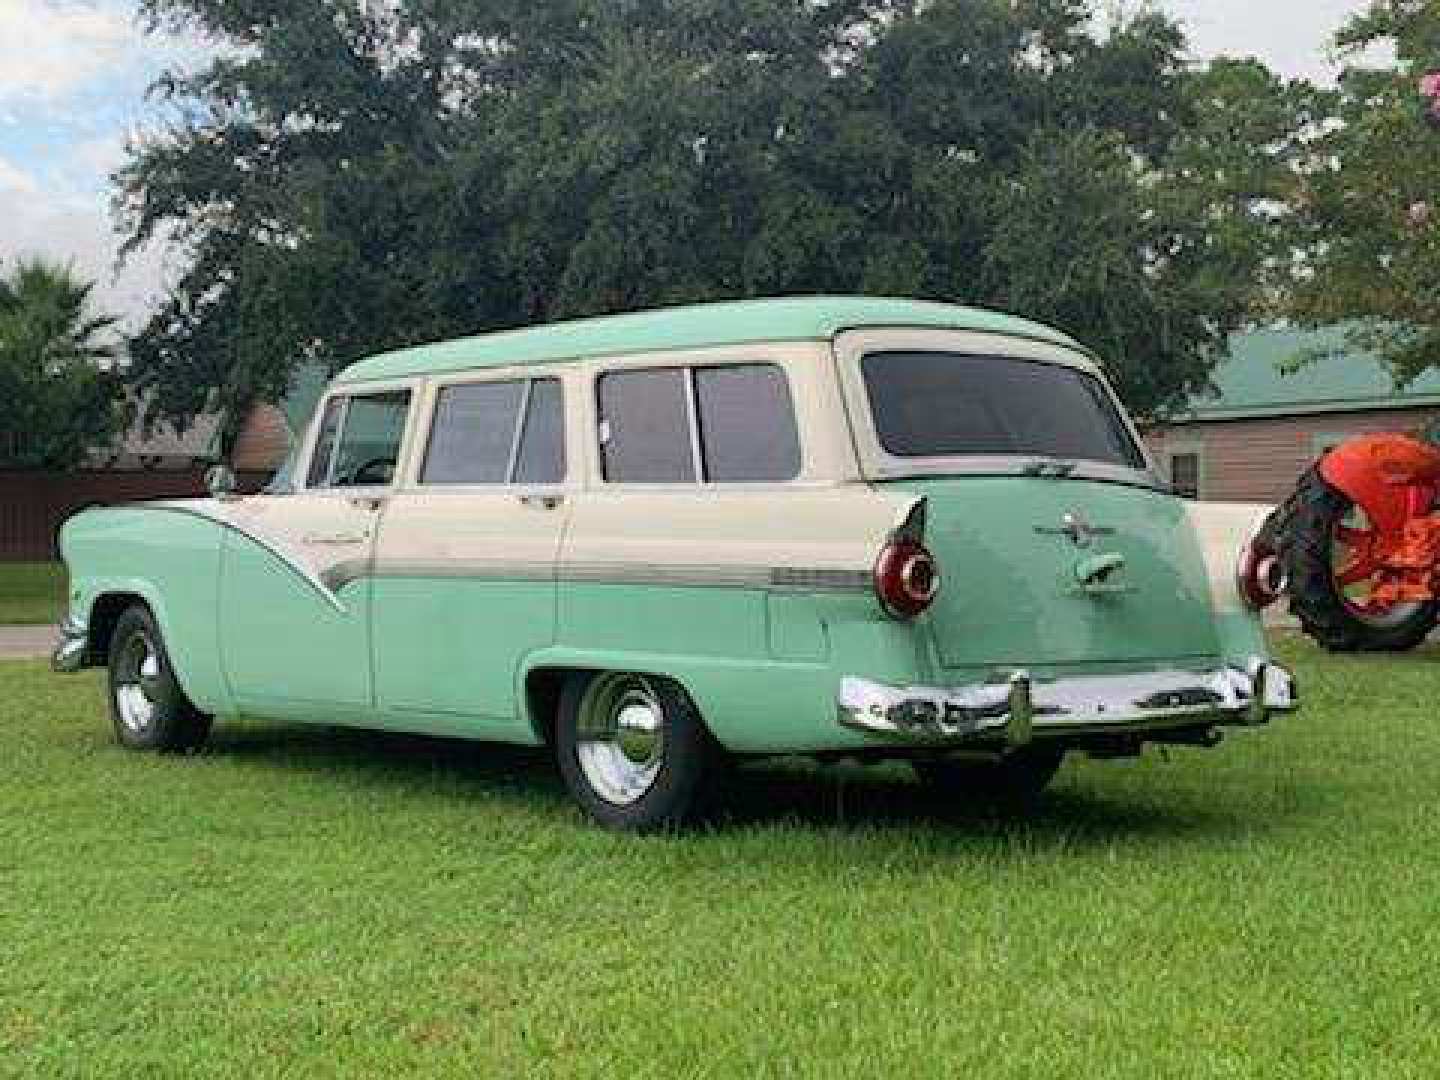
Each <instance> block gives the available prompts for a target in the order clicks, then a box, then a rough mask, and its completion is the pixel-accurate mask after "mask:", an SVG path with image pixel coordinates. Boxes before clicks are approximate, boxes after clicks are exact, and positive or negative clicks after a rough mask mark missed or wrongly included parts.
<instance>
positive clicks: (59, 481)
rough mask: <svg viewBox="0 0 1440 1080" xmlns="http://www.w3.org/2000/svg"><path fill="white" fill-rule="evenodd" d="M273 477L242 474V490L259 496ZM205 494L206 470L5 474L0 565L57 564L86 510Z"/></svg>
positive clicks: (0, 494) (0, 477)
mask: <svg viewBox="0 0 1440 1080" xmlns="http://www.w3.org/2000/svg"><path fill="white" fill-rule="evenodd" d="M269 478H270V474H269V473H268V472H246V473H242V474H240V477H239V479H240V486H241V488H242V490H246V491H258V490H259V489H260V488H261V487H262V486H264V484H265V483H266V482H267V481H268V480H269ZM204 494H205V471H204V470H203V469H172V470H158V469H157V470H154V471H149V472H147V471H143V470H139V469H136V470H120V469H106V470H99V469H97V470H91V471H85V472H72V473H54V472H36V471H30V470H3V469H0V561H7V560H8V561H31V560H35V561H38V560H43V559H53V558H54V557H55V555H56V551H55V540H56V535H57V534H58V533H59V531H60V526H61V524H62V523H63V522H64V521H65V519H66V518H67V517H69V516H70V515H71V514H73V513H75V511H77V510H80V509H82V508H83V507H86V506H91V505H94V504H97V503H98V504H102V505H106V506H110V505H114V504H116V503H127V502H141V501H144V500H147V499H180V498H194V497H197V496H202V495H204Z"/></svg>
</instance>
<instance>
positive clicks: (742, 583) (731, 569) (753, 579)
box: [322, 559, 871, 593]
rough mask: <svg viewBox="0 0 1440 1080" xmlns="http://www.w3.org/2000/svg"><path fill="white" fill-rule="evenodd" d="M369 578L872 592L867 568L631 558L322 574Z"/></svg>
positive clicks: (350, 565) (335, 580) (365, 568)
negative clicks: (635, 560)
mask: <svg viewBox="0 0 1440 1080" xmlns="http://www.w3.org/2000/svg"><path fill="white" fill-rule="evenodd" d="M364 577H374V578H438V579H442V580H476V581H524V582H547V581H548V582H565V583H567V584H594V585H654V586H663V587H671V588H686V587H689V588H720V589H755V590H759V591H763V592H780V593H788V592H809V593H813V592H830V593H851V592H868V591H869V590H870V588H871V584H870V572H869V571H868V570H836V569H830V568H828V567H807V566H695V565H681V564H677V565H674V566H655V565H632V564H628V563H601V562H594V563H570V564H563V565H560V566H555V565H553V564H551V563H536V562H520V561H515V562H508V561H505V560H501V559H395V560H386V559H377V560H374V561H373V562H372V561H371V560H368V559H351V560H348V561H346V562H342V563H337V564H336V565H335V566H333V567H331V568H329V569H327V570H326V571H325V572H324V574H323V575H322V579H323V580H324V582H325V584H326V585H327V586H329V587H330V588H332V589H335V590H337V591H338V590H340V589H342V588H344V587H345V586H346V585H348V584H350V583H351V582H354V581H358V580H360V579H361V578H364Z"/></svg>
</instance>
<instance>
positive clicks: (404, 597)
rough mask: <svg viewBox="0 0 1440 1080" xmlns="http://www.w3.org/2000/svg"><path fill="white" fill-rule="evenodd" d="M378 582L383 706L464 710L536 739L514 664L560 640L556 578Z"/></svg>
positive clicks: (507, 734)
mask: <svg viewBox="0 0 1440 1080" xmlns="http://www.w3.org/2000/svg"><path fill="white" fill-rule="evenodd" d="M371 588H372V593H371V595H372V602H373V605H374V608H373V610H374V618H373V624H372V625H373V627H374V634H375V639H374V645H373V648H374V655H375V693H376V704H377V706H378V707H379V708H380V709H382V710H385V711H387V712H389V713H391V714H393V715H395V716H397V717H403V716H405V715H406V714H410V713H416V714H430V715H431V716H450V717H452V718H453V717H461V716H463V717H466V718H467V719H465V720H464V721H463V725H464V726H463V729H464V730H465V731H467V732H468V733H469V734H471V735H473V736H478V737H483V738H494V739H504V740H514V739H519V740H520V741H524V740H525V739H526V738H528V736H529V733H530V723H529V719H528V718H527V717H526V716H525V715H524V709H523V708H521V707H520V705H519V702H518V701H517V698H516V695H515V672H516V670H517V669H518V668H519V667H520V664H521V662H522V659H523V657H524V656H526V655H527V654H529V653H531V652H534V651H535V650H537V649H541V648H544V647H546V646H549V645H551V644H553V642H554V640H555V588H556V587H555V583H554V582H553V581H546V582H539V581H494V580H480V579H471V580H465V579H458V580H457V579H453V578H452V579H445V580H441V579H435V578H418V577H415V578H412V577H405V578H385V577H381V578H376V579H375V580H374V581H373V582H372V586H371Z"/></svg>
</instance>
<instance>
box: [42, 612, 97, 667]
mask: <svg viewBox="0 0 1440 1080" xmlns="http://www.w3.org/2000/svg"><path fill="white" fill-rule="evenodd" d="M89 653H90V636H89V633H88V632H87V629H86V627H85V626H84V625H83V624H82V623H80V622H78V621H77V620H76V619H75V618H74V617H73V616H67V617H66V619H65V621H64V622H63V623H61V624H60V641H59V642H58V643H57V644H56V646H55V649H54V651H53V652H51V654H50V667H51V669H52V670H54V671H64V672H71V671H79V670H80V669H81V668H83V667H84V666H85V665H86V663H87V662H88V660H89V659H90V657H89Z"/></svg>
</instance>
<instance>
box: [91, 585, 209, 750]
mask: <svg viewBox="0 0 1440 1080" xmlns="http://www.w3.org/2000/svg"><path fill="white" fill-rule="evenodd" d="M110 718H111V720H112V722H113V723H114V725H115V736H116V738H117V739H119V741H120V745H121V746H125V747H128V748H129V749H131V750H158V751H162V752H166V753H182V754H183V753H189V752H191V751H193V750H197V749H199V748H200V747H201V746H202V745H204V743H205V740H206V738H208V737H209V735H210V717H209V716H207V715H206V714H205V713H202V712H201V711H200V710H199V709H197V708H195V706H194V705H192V704H191V703H190V699H189V698H187V697H186V696H185V691H184V690H182V689H181V688H180V683H179V681H178V680H177V679H176V678H175V670H174V668H172V667H171V666H170V656H169V654H168V653H167V652H166V651H165V642H164V640H163V639H162V638H161V636H160V628H159V627H158V626H157V625H156V624H155V618H154V616H152V615H151V614H150V610H149V609H148V608H146V607H145V606H143V605H141V604H136V605H134V606H132V607H130V608H127V609H126V610H125V612H124V613H122V614H121V616H120V618H119V619H118V620H117V621H116V623H115V631H114V633H113V634H112V635H111V636H110Z"/></svg>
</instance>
